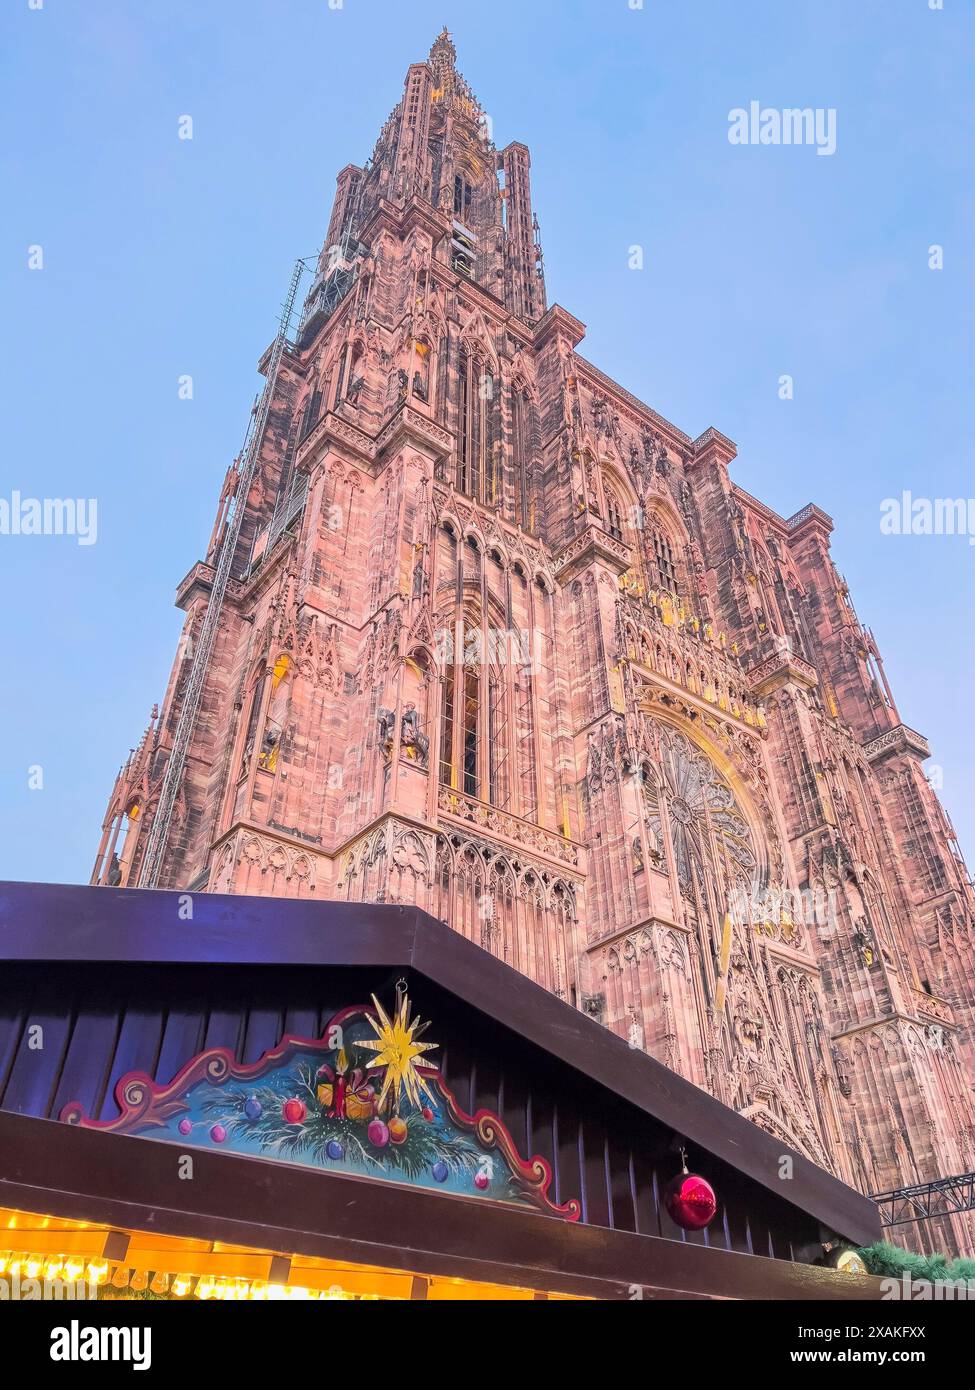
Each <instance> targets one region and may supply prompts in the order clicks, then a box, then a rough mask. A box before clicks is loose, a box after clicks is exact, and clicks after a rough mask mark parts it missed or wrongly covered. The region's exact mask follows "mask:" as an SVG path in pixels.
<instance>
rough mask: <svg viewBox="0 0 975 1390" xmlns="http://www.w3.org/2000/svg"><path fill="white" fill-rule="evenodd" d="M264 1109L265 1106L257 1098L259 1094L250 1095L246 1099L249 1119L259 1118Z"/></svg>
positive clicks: (245, 1105)
mask: <svg viewBox="0 0 975 1390" xmlns="http://www.w3.org/2000/svg"><path fill="white" fill-rule="evenodd" d="M263 1110H264V1106H263V1105H262V1104H261V1102H260V1101H259V1100H258V1099H257V1096H249V1097H248V1098H247V1100H245V1101H244V1114H245V1115H246V1116H247V1118H248V1119H249V1120H259V1119H260V1118H261V1114H262V1113H263Z"/></svg>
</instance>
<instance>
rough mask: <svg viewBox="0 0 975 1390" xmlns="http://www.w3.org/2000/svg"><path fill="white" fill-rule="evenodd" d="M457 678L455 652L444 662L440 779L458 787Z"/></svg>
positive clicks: (448, 784)
mask: <svg viewBox="0 0 975 1390" xmlns="http://www.w3.org/2000/svg"><path fill="white" fill-rule="evenodd" d="M456 680H457V666H456V663H455V662H454V659H453V653H452V652H451V653H450V654H449V655H448V659H447V661H446V662H445V663H444V673H443V706H442V709H441V717H440V780H441V782H443V783H444V785H445V786H448V787H456V785H457V778H456V776H455V773H454V691H455V688H456Z"/></svg>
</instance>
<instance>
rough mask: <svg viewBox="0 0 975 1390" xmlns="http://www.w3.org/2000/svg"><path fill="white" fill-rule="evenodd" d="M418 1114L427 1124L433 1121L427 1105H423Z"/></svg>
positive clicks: (431, 1112)
mask: <svg viewBox="0 0 975 1390" xmlns="http://www.w3.org/2000/svg"><path fill="white" fill-rule="evenodd" d="M420 1114H421V1115H422V1116H423V1118H424V1119H425V1120H426V1122H427V1124H429V1123H430V1121H431V1120H432V1119H433V1111H432V1110H431V1109H430V1107H429V1105H425V1106H424V1107H423V1109H422V1110H421V1111H420Z"/></svg>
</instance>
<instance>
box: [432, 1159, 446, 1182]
mask: <svg viewBox="0 0 975 1390" xmlns="http://www.w3.org/2000/svg"><path fill="white" fill-rule="evenodd" d="M430 1173H431V1175H432V1177H433V1179H434V1181H435V1182H446V1181H447V1178H448V1177H449V1176H450V1170H449V1168H448V1167H447V1165H446V1163H444V1161H443V1159H440V1160H439V1161H438V1162H437V1163H435V1164H434V1165H433V1167H432V1168H431V1169H430Z"/></svg>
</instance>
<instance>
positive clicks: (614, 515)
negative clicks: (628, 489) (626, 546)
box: [606, 488, 623, 541]
mask: <svg viewBox="0 0 975 1390" xmlns="http://www.w3.org/2000/svg"><path fill="white" fill-rule="evenodd" d="M606 529H607V531H608V532H609V534H610V535H611V536H615V537H616V539H617V540H618V541H621V540H622V539H623V506H622V503H621V502H620V499H619V498H618V497H617V496H616V493H615V492H613V491H612V489H610V488H606Z"/></svg>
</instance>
